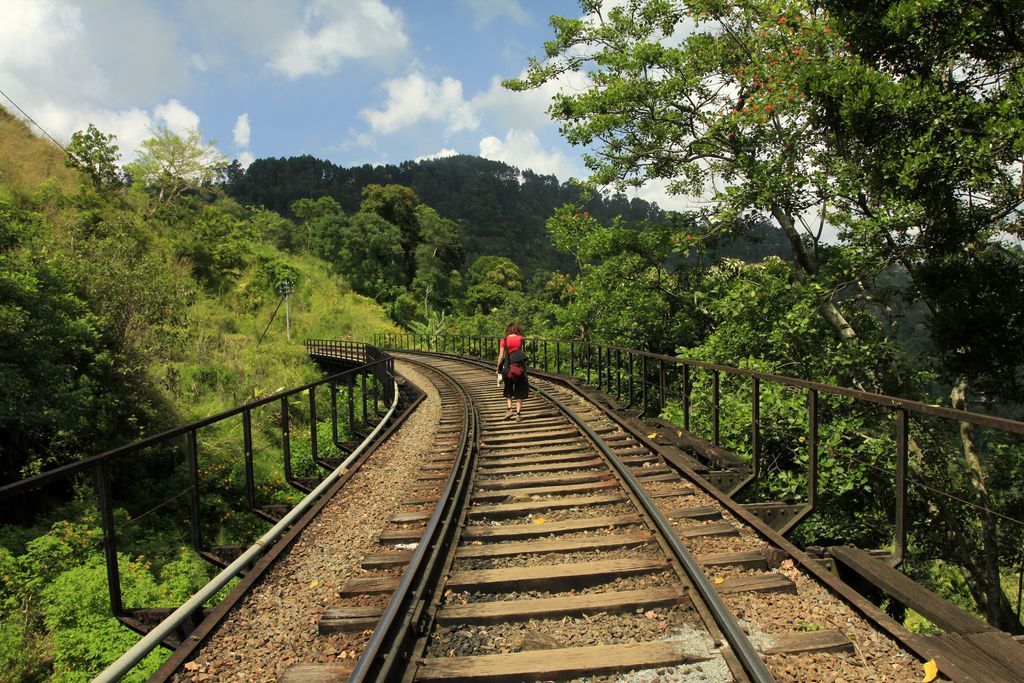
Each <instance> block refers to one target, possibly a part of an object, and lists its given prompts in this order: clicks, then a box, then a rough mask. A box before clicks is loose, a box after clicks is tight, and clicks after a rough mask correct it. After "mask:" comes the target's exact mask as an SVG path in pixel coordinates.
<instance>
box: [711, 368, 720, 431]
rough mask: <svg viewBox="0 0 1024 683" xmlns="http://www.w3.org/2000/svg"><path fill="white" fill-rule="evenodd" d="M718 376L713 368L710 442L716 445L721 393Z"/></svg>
mask: <svg viewBox="0 0 1024 683" xmlns="http://www.w3.org/2000/svg"><path fill="white" fill-rule="evenodd" d="M719 384H720V378H719V374H718V370H713V371H712V375H711V434H712V443H714V444H715V446H718V440H719V432H720V426H721V406H720V404H721V401H720V399H721V393H720V386H719Z"/></svg>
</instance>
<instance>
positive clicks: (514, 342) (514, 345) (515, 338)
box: [501, 334, 523, 353]
mask: <svg viewBox="0 0 1024 683" xmlns="http://www.w3.org/2000/svg"><path fill="white" fill-rule="evenodd" d="M505 339H507V340H508V348H507V349H506V350H507V351H508V352H509V353H512V352H513V351H518V350H519V349H521V348H523V338H522V337H520V336H519V335H518V334H510V335H508V337H506V338H505ZM505 339H502V340H501V348H503V349H505V348H506V347H505Z"/></svg>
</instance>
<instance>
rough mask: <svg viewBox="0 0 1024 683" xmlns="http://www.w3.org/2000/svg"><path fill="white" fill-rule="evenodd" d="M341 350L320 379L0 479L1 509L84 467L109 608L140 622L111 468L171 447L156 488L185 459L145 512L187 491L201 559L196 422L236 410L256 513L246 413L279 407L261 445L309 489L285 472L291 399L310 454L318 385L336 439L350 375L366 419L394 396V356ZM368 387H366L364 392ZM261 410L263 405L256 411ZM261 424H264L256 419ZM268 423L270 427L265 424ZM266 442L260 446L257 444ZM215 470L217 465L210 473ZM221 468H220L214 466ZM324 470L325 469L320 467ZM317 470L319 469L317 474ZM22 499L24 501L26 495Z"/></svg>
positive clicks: (130, 465)
mask: <svg viewBox="0 0 1024 683" xmlns="http://www.w3.org/2000/svg"><path fill="white" fill-rule="evenodd" d="M344 348H345V349H346V352H349V353H350V357H349V358H348V359H347V360H349V361H350V363H351V365H352V367H350V368H348V369H345V370H343V371H341V372H338V373H335V374H332V375H331V376H329V377H325V378H323V379H319V380H317V381H315V382H310V383H308V384H304V385H302V386H299V387H295V388H293V389H289V390H287V391H281V392H278V393H275V394H272V395H269V396H266V397H263V398H259V399H257V400H254V401H250V402H248V403H245V404H244V405H241V406H238V407H235V408H232V409H230V410H226V411H223V412H221V413H218V414H216V415H212V416H210V417H207V418H205V419H202V420H198V421H195V422H191V423H189V424H186V425H183V426H180V427H176V428H174V429H171V430H168V431H165V432H162V433H160V434H156V435H153V436H150V437H147V438H144V439H141V440H139V441H136V442H134V443H131V444H128V445H125V446H121V447H119V448H114V449H112V450H109V451H106V452H104V453H101V454H99V455H96V456H92V457H89V458H85V459H83V460H80V461H78V462H75V463H72V464H69V465H65V466H63V467H59V468H55V469H53V470H50V471H47V472H43V473H41V474H39V475H36V476H34V477H30V478H27V479H24V480H21V481H18V482H14V483H11V484H7V485H5V486H0V502H2V503H3V505H4V507H5V509H7V510H15V509H17V507H18V503H17V502H16V501H19V500H21V501H27V500H28V499H27V498H26V496H29V495H33V494H37V493H38V492H39V491H40V490H41V489H44V488H45V487H48V486H51V485H54V484H56V485H58V486H61V487H62V488H63V489H64V490H70V488H71V487H72V485H73V482H77V481H80V480H82V479H83V477H84V478H86V479H88V477H89V475H90V474H91V475H92V478H93V484H94V491H93V495H94V498H95V503H96V507H97V511H98V517H99V521H100V525H101V527H102V531H103V553H104V556H105V559H106V574H107V588H108V592H109V597H110V608H111V612H112V613H113V614H114V616H115V617H117V618H119V619H120V620H121V621H122V622H124V623H126V624H127V625H129V626H131V627H132V628H134V629H136V630H143V629H141V628H140V623H139V622H138V621H137V620H136V619H134V618H133V617H132V616H131V615H130V613H129V610H126V609H125V606H124V603H123V598H122V590H121V576H120V569H119V567H118V550H119V548H118V533H117V531H118V528H117V527H116V526H115V521H114V520H115V505H116V503H117V502H118V501H116V500H115V492H114V488H113V487H112V481H111V473H112V472H115V473H117V474H118V475H120V476H121V477H122V478H123V475H124V473H125V472H128V473H129V474H131V473H132V472H134V471H137V470H140V469H141V467H142V463H143V462H145V461H146V458H147V456H149V455H152V454H153V453H154V452H156V453H158V454H160V455H161V456H166V455H167V454H170V462H171V467H170V468H161V469H160V470H159V471H160V472H161V475H160V476H162V477H163V479H162V480H161V482H158V484H160V485H161V490H163V483H166V482H167V481H169V480H171V478H172V477H174V476H180V475H181V472H180V470H181V468H182V467H184V469H185V471H186V473H187V475H186V476H187V480H188V484H187V486H186V487H185V489H184V490H183V491H181V492H178V493H175V494H174V495H170V493H173V492H168V493H167V495H168V498H167V500H164V501H163V502H160V503H158V504H156V505H155V506H151V507H150V509H149V510H147V511H146V513H144V515H142V516H145V515H148V514H150V513H151V512H154V511H156V510H159V509H161V508H162V507H164V506H165V505H167V504H168V503H170V502H171V501H175V500H176V499H178V498H180V497H183V496H184V497H187V505H186V508H187V517H188V524H189V537H190V540H191V544H192V546H193V547H194V548H195V550H196V551H197V552H199V553H201V554H203V555H204V556H206V557H207V558H208V559H214V560H215V561H216V559H217V558H216V557H214V556H212V555H211V553H209V552H206V551H205V550H204V548H205V544H204V525H203V486H204V482H203V481H201V476H200V465H201V455H202V454H201V452H200V451H201V449H200V438H199V433H200V430H202V429H204V428H208V427H211V426H213V425H221V424H223V423H225V421H228V420H232V419H233V418H239V417H240V418H241V427H242V429H241V434H240V435H237V434H232V435H230V436H229V438H238V437H239V436H240V438H239V441H240V444H239V445H240V447H241V451H242V460H243V463H242V465H243V467H244V496H245V498H246V503H247V505H248V508H249V511H251V512H254V513H257V514H260V513H261V512H263V510H262V509H261V507H260V503H261V501H260V500H259V499H258V496H257V489H256V479H257V477H256V470H255V461H254V458H255V453H256V451H255V450H254V445H253V444H254V438H253V437H254V427H253V416H254V414H257V413H258V411H260V410H261V409H270V410H271V411H273V410H274V409H275V408H276V410H277V411H279V413H280V414H279V416H275V419H277V420H278V426H277V427H276V428H277V429H279V430H280V431H279V434H278V437H279V444H272V445H271V446H268V448H270V447H273V446H279V448H280V457H281V467H282V469H283V472H284V478H285V480H286V481H287V482H288V483H291V484H293V485H296V487H297V488H304V490H309V489H310V488H312V487H311V486H305V487H303V486H300V485H299V484H300V483H301V482H299V481H298V480H297V479H296V478H295V477H293V473H292V448H291V445H292V444H291V441H292V432H291V422H292V418H291V415H292V413H293V411H294V410H301V408H302V407H303V404H304V403H305V401H302V400H300V401H298V402H297V404H298V405H295V403H293V400H294V399H297V398H301V397H302V396H303V395H304V394H308V410H309V414H308V422H309V429H310V434H309V439H310V450H311V455H312V457H313V458H314V459H315V458H316V456H317V442H318V433H317V432H318V427H319V426H320V421H319V419H318V417H317V410H318V405H319V403H318V399H317V394H318V389H319V390H323V388H324V387H326V388H327V389H328V390H330V392H331V416H330V422H331V428H332V432H333V434H334V436H335V441H337V435H338V433H339V428H338V423H339V413H338V410H337V400H336V394H337V391H338V389H339V387H342V386H344V387H346V388H347V389H348V390H349V391H348V392H347V393H348V398H349V405H350V410H349V413H348V418H349V431H352V429H353V428H354V426H355V424H356V421H355V411H354V410H353V409H352V406H353V405H354V402H353V391H352V389H353V388H354V386H355V384H354V382H355V378H356V377H358V378H359V380H360V382H361V383H362V387H363V391H362V396H363V411H362V418H363V420H364V421H366V422H369V421H370V420H371V419H373V417H372V416H378V419H379V415H380V414H381V413H380V407H381V406H385V407H386V406H388V405H390V404H392V403H393V402H394V399H395V397H396V396H395V391H396V389H395V381H394V380H395V372H394V361H393V359H392V358H391V357H390V356H388V355H387V354H386V353H384V352H382V351H380V350H379V349H376V348H374V347H372V346H370V345H368V344H356V343H350V344H347V345H346V346H345V347H344ZM356 351H358V352H359V354H361V357H359V356H358V355H357V354H356V353H355V352H356ZM367 381H369V382H370V384H371V387H370V388H367V386H366V382H367ZM371 392H372V394H371ZM368 395H371V396H372V405H371V406H370V408H371V409H372V410H369V411H368V408H367V400H368ZM260 414H261V415H262V413H260ZM262 426H264V427H268V425H266V424H264V425H262ZM268 428H269V427H268ZM264 450H266V449H264ZM214 474H217V473H214ZM221 474H223V471H221ZM325 474H326V473H325ZM319 478H322V477H318V479H319ZM205 484H206V485H207V486H212V483H211V480H210V479H208V480H207V481H206V482H205ZM25 506H26V507H31V506H29V505H28V504H27V503H25ZM262 516H264V517H265V518H267V519H268V520H269V521H275V522H276V521H277V519H279V518H280V516H283V514H282V515H280V516H278V517H277V518H275V519H270V518H269V517H268V516H267V515H266V514H262ZM220 563H221V564H225V565H226V564H228V563H229V562H228V560H225V561H223V562H220Z"/></svg>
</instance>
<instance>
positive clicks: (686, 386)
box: [683, 363, 690, 432]
mask: <svg viewBox="0 0 1024 683" xmlns="http://www.w3.org/2000/svg"><path fill="white" fill-rule="evenodd" d="M683 430H685V431H687V432H688V431H690V365H689V364H688V363H683Z"/></svg>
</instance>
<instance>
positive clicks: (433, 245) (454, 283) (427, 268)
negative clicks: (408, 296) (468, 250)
mask: <svg viewBox="0 0 1024 683" xmlns="http://www.w3.org/2000/svg"><path fill="white" fill-rule="evenodd" d="M416 223H417V225H418V233H419V240H420V241H419V244H417V245H416V251H415V264H416V277H415V278H413V281H412V284H411V286H410V287H411V289H412V291H413V293H415V294H416V295H417V296H419V297H422V299H423V306H424V312H423V315H424V317H426V318H428V319H430V318H429V316H430V311H429V307H430V305H433V306H434V308H435V309H437V308H444V307H446V306H448V305H450V303H451V301H452V299H453V298H454V297H455V294H456V292H458V291H459V289H460V288H461V287H460V285H461V278H460V275H459V268H460V267H461V266H462V245H461V243H460V240H459V229H458V226H457V225H455V223H454V222H453V221H450V220H447V219H445V218H442V217H441V216H440V215H438V213H437V211H435V210H434V209H432V208H430V207H429V206H426V205H423V204H420V205H419V206H417V207H416Z"/></svg>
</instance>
